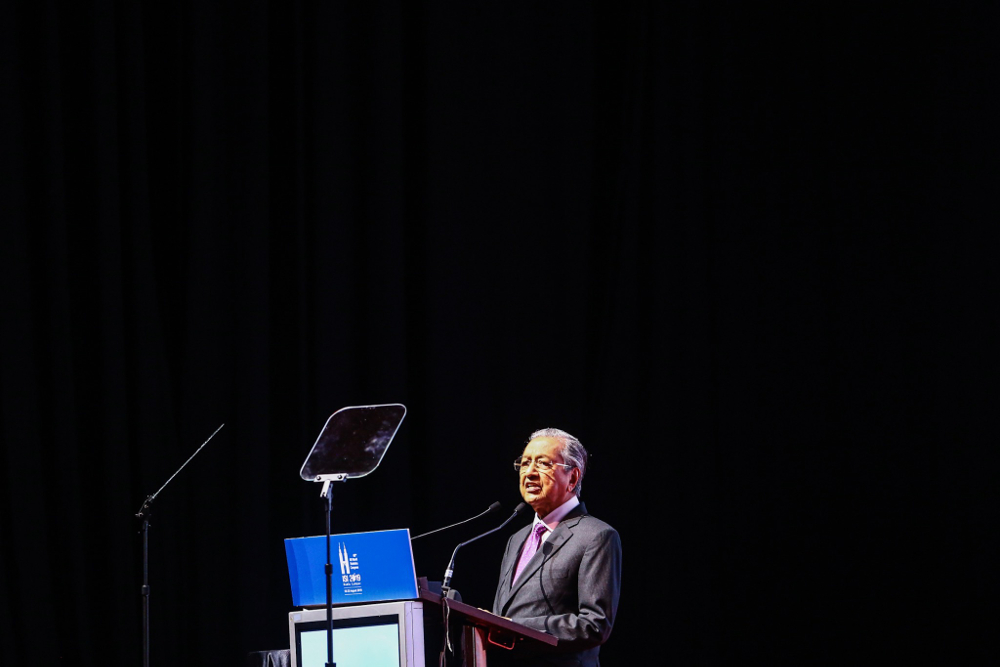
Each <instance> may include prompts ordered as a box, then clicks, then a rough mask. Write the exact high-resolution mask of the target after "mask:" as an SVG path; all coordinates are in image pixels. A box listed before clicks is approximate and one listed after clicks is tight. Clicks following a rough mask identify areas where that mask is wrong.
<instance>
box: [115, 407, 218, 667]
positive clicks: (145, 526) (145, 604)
mask: <svg viewBox="0 0 1000 667" xmlns="http://www.w3.org/2000/svg"><path fill="white" fill-rule="evenodd" d="M223 426H225V424H220V425H219V428H217V429H215V431H214V432H213V433H212V435H210V436H208V440H206V441H205V442H203V443H201V447H199V448H198V449H196V450H195V452H194V454H192V455H191V456H189V457H188V460H187V461H185V462H184V465H182V466H181V467H180V468H178V469H177V472H175V473H174V474H173V475H171V476H170V479H168V480H167V481H166V482H164V483H163V486H161V487H160V490H159V491H157V492H156V493H154V494H153V495H151V496H146V500H144V501H143V503H142V507H140V508H139V512H138V513H137V514H136V515H135V516H136V518H138V519H142V589H141V592H142V667H149V517H150V516H152V514H151V512H150V507H151V506H152V504H153V501H154V500H156V496H158V495H160V492H161V491H163V489H165V488H167V484H170V482H171V481H172V480H173V479H174V477H177V473H179V472H180V471H181V470H184V466H186V465H187V464H188V463H191V459H193V458H194V457H196V456H198V452H200V451H201V450H202V449H203V448H204V447H205V445H207V444H208V441H209V440H211V439H212V438H214V437H215V434H216V433H218V432H219V431H221V430H222V427H223Z"/></svg>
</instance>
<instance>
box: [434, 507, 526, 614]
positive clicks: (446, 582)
mask: <svg viewBox="0 0 1000 667" xmlns="http://www.w3.org/2000/svg"><path fill="white" fill-rule="evenodd" d="M527 507H528V503H520V504H519V505H518V506H517V507H515V508H514V513H513V514H511V515H510V517H508V518H507V520H506V521H504V522H503V523H501V524H500V525H499V526H497V527H496V528H494V529H493V530H488V531H486V532H485V533H483V534H482V535H476V536H475V537H473V538H472V539H471V540H466V541H465V542H462V543H461V544H459V545H458V546H457V547H455V550H454V551H453V552H451V560H450V561H448V569H447V570H445V571H444V579H443V580H442V581H441V595H442V597H444V596H447V594H448V590H449V586H450V584H451V576H452V575H453V574H455V555H456V554H457V553H458V550H459V549H461V548H462V547H464V546H465V545H466V544H471V543H473V542H475V541H476V540H478V539H480V538H483V537H486V536H487V535H492V534H493V533H495V532H497V531H498V530H500V529H501V528H503V527H504V526H506V525H507V524H508V523H510V522H511V521H513V520H514V519H515V517H517V515H518V514H520V513H521V512H523V511H524V510H525V509H526V508H527Z"/></svg>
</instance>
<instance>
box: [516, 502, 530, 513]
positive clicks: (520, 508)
mask: <svg viewBox="0 0 1000 667" xmlns="http://www.w3.org/2000/svg"><path fill="white" fill-rule="evenodd" d="M526 509H528V503H525V502H522V503H519V504H518V506H517V507H515V508H514V514H520V513H521V512H523V511H524V510H526Z"/></svg>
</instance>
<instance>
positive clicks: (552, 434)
mask: <svg viewBox="0 0 1000 667" xmlns="http://www.w3.org/2000/svg"><path fill="white" fill-rule="evenodd" d="M514 468H515V469H516V470H517V472H518V475H519V480H520V490H521V496H522V497H523V498H524V500H525V502H526V503H528V504H529V505H531V507H532V509H534V510H535V519H534V521H533V522H532V524H531V525H529V526H525V527H524V528H522V529H521V530H519V531H518V532H517V533H515V534H514V535H513V536H512V537H511V538H510V540H509V541H508V542H507V549H506V551H505V552H504V556H503V564H502V565H501V566H500V582H499V584H498V585H497V592H496V597H495V598H494V600H493V613H495V614H498V615H500V616H506V617H508V618H510V619H512V620H515V621H517V622H518V623H521V624H522V625H525V626H527V627H529V628H534V629H536V630H541V631H543V632H547V633H549V634H551V635H553V636H554V637H556V638H558V639H559V645H558V646H557V647H556V648H554V649H545V650H539V651H538V652H534V653H532V652H526V653H525V654H521V653H520V651H519V650H515V651H513V652H512V653H511V654H509V655H505V652H504V651H502V650H500V651H497V652H494V653H493V654H492V656H493V657H491V659H490V664H491V665H492V664H497V663H503V664H507V663H508V662H509V663H512V664H518V665H583V666H587V667H598V665H599V664H600V662H599V660H598V652H599V651H600V647H601V644H603V643H604V642H605V641H607V639H608V637H609V636H610V635H611V627H612V625H613V624H614V621H615V612H616V611H617V609H618V595H619V592H620V590H621V570H622V547H621V541H620V540H619V538H618V533H617V532H616V531H615V529H614V528H612V527H611V526H609V525H608V524H606V523H604V522H603V521H601V520H600V519H596V518H594V517H592V516H590V514H588V513H587V508H586V506H585V505H584V504H583V503H582V502H580V489H581V486H582V483H583V476H584V474H586V472H587V450H586V449H584V448H583V445H581V444H580V441H579V440H577V439H576V438H574V437H573V436H572V435H570V434H569V433H566V432H565V431H560V430H559V429H554V428H547V429H542V430H540V431H536V432H534V433H532V434H531V438H529V440H528V444H527V446H526V447H525V448H524V452H523V453H522V454H521V456H519V457H518V458H517V460H515V461H514ZM494 657H495V658H499V660H496V659H494Z"/></svg>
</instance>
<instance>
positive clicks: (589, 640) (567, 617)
mask: <svg viewBox="0 0 1000 667" xmlns="http://www.w3.org/2000/svg"><path fill="white" fill-rule="evenodd" d="M621 577H622V545H621V539H620V538H619V536H618V533H617V532H616V531H615V530H614V529H611V528H610V527H609V529H608V530H606V531H603V532H601V533H599V534H598V535H596V536H595V537H594V539H593V540H592V541H591V543H590V544H589V545H588V546H587V549H586V550H585V551H584V554H583V558H582V559H581V561H580V568H579V570H578V573H577V581H576V585H577V592H578V605H577V606H578V609H577V611H576V612H575V613H564V614H554V615H549V616H538V617H534V618H522V617H519V618H518V619H517V621H518V622H519V623H522V624H524V625H526V626H528V627H530V628H534V629H536V630H541V631H543V632H547V633H549V634H550V635H553V636H554V637H556V638H558V639H559V644H560V647H565V648H573V649H576V650H583V649H587V648H590V647H593V646H599V645H601V644H603V643H604V642H606V641H607V640H608V637H610V636H611V627H612V625H613V624H614V621H615V614H616V613H617V611H618V597H619V595H620V593H621Z"/></svg>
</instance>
